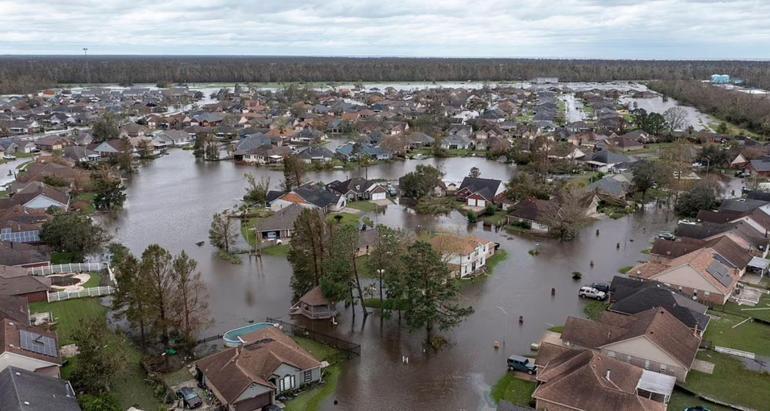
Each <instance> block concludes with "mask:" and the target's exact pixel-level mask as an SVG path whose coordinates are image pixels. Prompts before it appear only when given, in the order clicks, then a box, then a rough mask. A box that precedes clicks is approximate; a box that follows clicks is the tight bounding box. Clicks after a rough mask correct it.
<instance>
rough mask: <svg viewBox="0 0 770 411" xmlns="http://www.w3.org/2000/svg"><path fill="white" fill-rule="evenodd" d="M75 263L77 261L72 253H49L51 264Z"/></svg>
mask: <svg viewBox="0 0 770 411" xmlns="http://www.w3.org/2000/svg"><path fill="white" fill-rule="evenodd" d="M77 262H78V261H75V255H74V254H73V253H67V252H63V251H54V252H52V253H51V264H69V263H77Z"/></svg>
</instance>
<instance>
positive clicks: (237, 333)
mask: <svg viewBox="0 0 770 411" xmlns="http://www.w3.org/2000/svg"><path fill="white" fill-rule="evenodd" d="M267 327H273V324H271V323H254V324H249V325H245V326H243V327H239V328H235V329H232V330H230V331H228V332H226V333H224V335H223V336H222V339H223V340H225V345H226V346H228V347H238V346H240V345H241V344H243V341H242V340H241V337H242V336H244V335H248V334H251V333H253V332H254V331H257V330H261V329H263V328H267Z"/></svg>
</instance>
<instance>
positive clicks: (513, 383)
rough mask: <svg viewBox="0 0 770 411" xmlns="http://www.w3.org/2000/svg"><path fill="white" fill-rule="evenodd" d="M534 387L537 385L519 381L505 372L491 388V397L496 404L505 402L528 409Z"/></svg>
mask: <svg viewBox="0 0 770 411" xmlns="http://www.w3.org/2000/svg"><path fill="white" fill-rule="evenodd" d="M536 387H537V383H534V382H531V381H524V380H520V379H518V378H516V377H515V376H514V375H513V374H512V373H509V372H507V373H505V375H504V376H503V377H502V378H500V379H499V380H498V381H497V383H495V385H494V386H493V387H492V392H491V395H492V399H493V400H494V401H495V402H496V403H499V402H500V401H503V400H505V401H508V402H510V403H511V404H513V405H518V406H520V407H528V406H529V401H530V399H531V398H532V393H533V392H534V391H535V388H536Z"/></svg>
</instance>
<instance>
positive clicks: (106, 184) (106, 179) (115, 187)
mask: <svg viewBox="0 0 770 411" xmlns="http://www.w3.org/2000/svg"><path fill="white" fill-rule="evenodd" d="M92 175H93V180H94V191H95V192H96V195H95V196H94V207H96V209H97V210H115V209H119V208H121V207H123V203H124V202H125V201H126V192H125V191H126V186H124V185H123V182H122V181H121V179H120V178H119V177H115V176H113V175H112V174H111V173H110V171H109V169H108V168H106V167H105V168H101V169H99V171H98V172H95V173H93V174H92Z"/></svg>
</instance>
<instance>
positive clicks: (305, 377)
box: [302, 370, 313, 384]
mask: <svg viewBox="0 0 770 411" xmlns="http://www.w3.org/2000/svg"><path fill="white" fill-rule="evenodd" d="M312 380H313V371H311V370H307V371H305V372H303V373H302V382H303V383H305V384H308V383H310V381H312Z"/></svg>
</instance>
